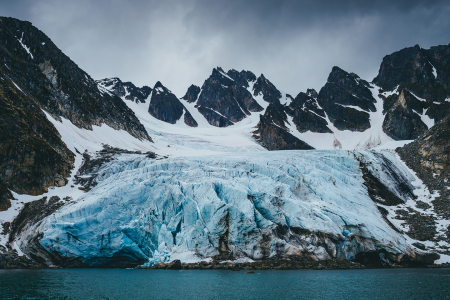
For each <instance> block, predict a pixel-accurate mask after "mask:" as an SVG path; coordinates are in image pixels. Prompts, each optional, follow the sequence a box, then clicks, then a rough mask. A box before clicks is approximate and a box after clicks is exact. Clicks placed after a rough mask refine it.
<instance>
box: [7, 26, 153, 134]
mask: <svg viewBox="0 0 450 300" xmlns="http://www.w3.org/2000/svg"><path fill="white" fill-rule="evenodd" d="M0 26H1V31H0V41H1V44H2V45H4V47H3V48H1V49H0V58H1V60H2V61H3V62H4V64H6V66H7V68H9V70H13V71H11V74H10V77H11V79H12V80H13V81H14V82H15V83H16V84H17V85H18V86H19V87H20V88H21V89H22V90H23V91H24V93H26V94H27V95H28V96H30V97H32V98H33V99H34V100H35V101H36V102H38V104H39V106H40V107H42V108H44V109H45V110H46V111H48V112H49V113H50V114H52V115H53V116H54V117H56V118H57V117H60V116H61V117H64V118H67V119H69V120H70V121H71V122H72V123H73V124H75V125H76V126H78V127H80V128H86V129H92V125H101V124H107V125H108V126H111V127H112V128H114V129H121V130H126V131H128V132H129V133H130V134H131V135H133V136H135V137H137V138H139V139H147V140H150V137H149V136H148V134H147V132H146V131H145V128H144V127H143V126H142V124H141V123H140V122H139V120H138V119H137V118H136V116H135V115H134V113H133V111H131V110H130V109H129V108H128V107H127V106H126V104H125V103H124V102H123V101H122V100H121V99H120V98H119V97H117V96H115V95H110V94H109V93H104V92H102V91H100V90H99V88H98V86H97V83H96V82H95V81H94V80H93V79H92V78H91V77H90V76H89V75H88V74H87V73H86V72H84V71H83V70H81V69H80V68H79V67H78V66H77V65H76V64H75V63H74V62H73V61H72V60H70V58H69V57H67V56H66V55H64V53H62V52H61V50H59V49H58V48H57V47H56V46H55V44H53V42H52V41H51V40H50V39H49V38H48V37H47V36H46V35H45V34H44V33H42V32H41V31H40V30H38V29H37V28H35V27H34V26H33V25H31V23H29V22H24V21H19V20H17V19H13V18H1V21H0ZM20 40H21V42H22V43H23V44H24V45H26V47H27V48H28V49H29V52H30V53H28V52H27V50H26V49H25V48H24V46H22V45H21V43H20ZM5 68H6V67H5Z"/></svg>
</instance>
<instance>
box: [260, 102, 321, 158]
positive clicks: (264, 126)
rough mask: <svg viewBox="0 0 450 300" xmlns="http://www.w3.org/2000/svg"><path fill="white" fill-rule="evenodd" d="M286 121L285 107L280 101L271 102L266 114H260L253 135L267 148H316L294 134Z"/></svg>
mask: <svg viewBox="0 0 450 300" xmlns="http://www.w3.org/2000/svg"><path fill="white" fill-rule="evenodd" d="M285 122H287V116H286V112H285V107H284V106H283V105H281V104H280V103H276V102H274V103H271V104H269V106H268V107H267V109H266V112H265V113H264V115H261V116H260V119H259V123H258V126H257V129H256V130H255V131H254V133H253V134H254V135H253V137H254V138H255V139H256V140H257V141H258V142H259V143H260V144H261V145H262V146H263V147H264V148H266V149H267V150H310V149H314V148H313V147H311V146H310V145H308V144H307V143H305V142H303V141H301V140H299V139H298V138H296V137H295V136H294V135H292V134H291V133H290V132H289V130H288V129H287V127H286V124H285Z"/></svg>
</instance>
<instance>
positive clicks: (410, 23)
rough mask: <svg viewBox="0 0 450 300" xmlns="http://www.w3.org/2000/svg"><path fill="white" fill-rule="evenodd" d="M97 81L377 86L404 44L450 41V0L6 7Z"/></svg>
mask: <svg viewBox="0 0 450 300" xmlns="http://www.w3.org/2000/svg"><path fill="white" fill-rule="evenodd" d="M0 15H3V16H11V17H16V18H19V19H22V20H28V21H31V22H32V23H33V24H34V25H35V26H36V27H38V28H39V29H41V30H42V31H43V32H45V33H46V34H47V35H48V36H49V37H50V38H51V39H52V40H53V41H54V42H55V44H56V45H57V46H58V47H59V48H60V49H61V50H62V51H63V52H64V53H66V54H67V55H68V56H69V57H70V58H72V60H74V61H75V62H76V63H77V64H78V65H79V66H80V67H81V68H82V69H84V70H85V71H87V72H88V73H89V74H90V75H91V76H92V77H94V78H95V79H101V78H105V77H113V76H116V77H120V78H121V79H122V80H124V81H132V82H133V83H135V84H136V85H138V86H142V85H144V84H145V85H149V86H153V85H154V84H155V82H156V81H158V80H160V81H161V82H162V83H163V84H164V85H165V86H167V87H168V88H169V89H171V90H172V91H173V92H174V93H175V94H176V95H177V96H179V97H181V96H183V95H184V93H185V91H186V89H187V87H188V86H189V85H190V84H192V83H193V84H197V85H200V86H201V84H202V83H203V81H204V80H205V79H206V78H207V77H208V76H209V75H210V74H211V70H212V68H213V67H216V66H221V67H222V68H223V69H225V70H228V69H231V68H234V69H237V70H239V71H240V70H242V69H246V70H251V71H253V72H254V73H255V74H256V75H259V74H261V73H264V75H265V76H266V77H267V78H268V79H269V80H271V81H272V82H273V83H274V84H275V85H276V86H277V87H278V88H279V89H282V90H284V91H285V92H288V93H291V94H292V95H294V96H295V95H296V94H297V93H298V92H300V91H305V90H306V89H307V88H310V87H312V88H315V89H317V90H319V89H320V88H321V87H322V86H323V85H324V84H325V82H326V79H327V77H328V74H329V72H330V71H331V68H332V67H333V66H335V65H336V66H339V67H341V68H343V69H344V70H347V71H349V72H350V71H351V72H355V73H356V74H358V75H359V76H361V77H362V78H364V79H367V80H369V81H371V80H372V79H373V78H374V77H375V76H376V74H377V72H378V68H379V65H380V63H381V61H382V58H383V57H384V56H385V55H387V54H390V53H392V52H394V51H397V50H400V49H402V48H404V47H409V46H414V45H415V44H419V45H420V46H421V47H423V48H429V47H430V46H433V45H439V44H448V43H450V30H449V29H450V18H449V16H450V2H449V1H433V0H431V1H414V0H406V1H394V0H391V1H366V0H357V1H345V0H328V1H317V0H316V1H280V0H278V1H263V0H259V1H232V0H227V1H213V0H207V1H203V0H179V1H171V0H164V1H139V0H136V1H133V0H131V1H130V0H127V1H122V0H95V1H94V0H92V1H88V0H76V1H73V0H72V1H61V0H11V1H9V0H3V1H1V2H0Z"/></svg>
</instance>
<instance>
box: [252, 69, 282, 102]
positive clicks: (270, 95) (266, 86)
mask: <svg viewBox="0 0 450 300" xmlns="http://www.w3.org/2000/svg"><path fill="white" fill-rule="evenodd" d="M253 95H254V96H258V95H262V96H263V99H264V100H265V101H267V102H269V103H279V102H280V99H281V97H282V95H281V92H280V91H279V90H278V89H277V88H276V87H275V86H274V85H273V84H272V83H271V82H270V81H269V80H268V79H267V78H266V77H264V74H261V76H259V77H258V79H257V80H256V83H255V84H254V85H253Z"/></svg>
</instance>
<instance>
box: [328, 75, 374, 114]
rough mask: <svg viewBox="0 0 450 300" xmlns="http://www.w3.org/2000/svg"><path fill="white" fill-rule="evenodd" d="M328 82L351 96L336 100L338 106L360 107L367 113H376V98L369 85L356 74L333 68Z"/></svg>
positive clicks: (346, 95)
mask: <svg viewBox="0 0 450 300" xmlns="http://www.w3.org/2000/svg"><path fill="white" fill-rule="evenodd" d="M328 82H329V83H334V84H335V85H337V86H338V87H340V88H342V89H343V90H345V91H347V92H348V93H349V94H350V95H348V94H345V96H344V97H337V98H335V99H334V101H335V103H337V104H344V105H353V106H358V107H360V108H361V109H363V110H365V111H375V110H376V109H375V105H374V103H375V102H376V101H375V98H373V96H372V92H371V91H370V90H369V87H370V85H369V83H368V82H367V81H365V80H363V79H361V78H359V76H358V75H356V74H355V73H347V72H345V71H344V70H342V69H341V68H339V67H333V69H332V70H331V73H330V75H329V76H328ZM350 96H352V97H350Z"/></svg>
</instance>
